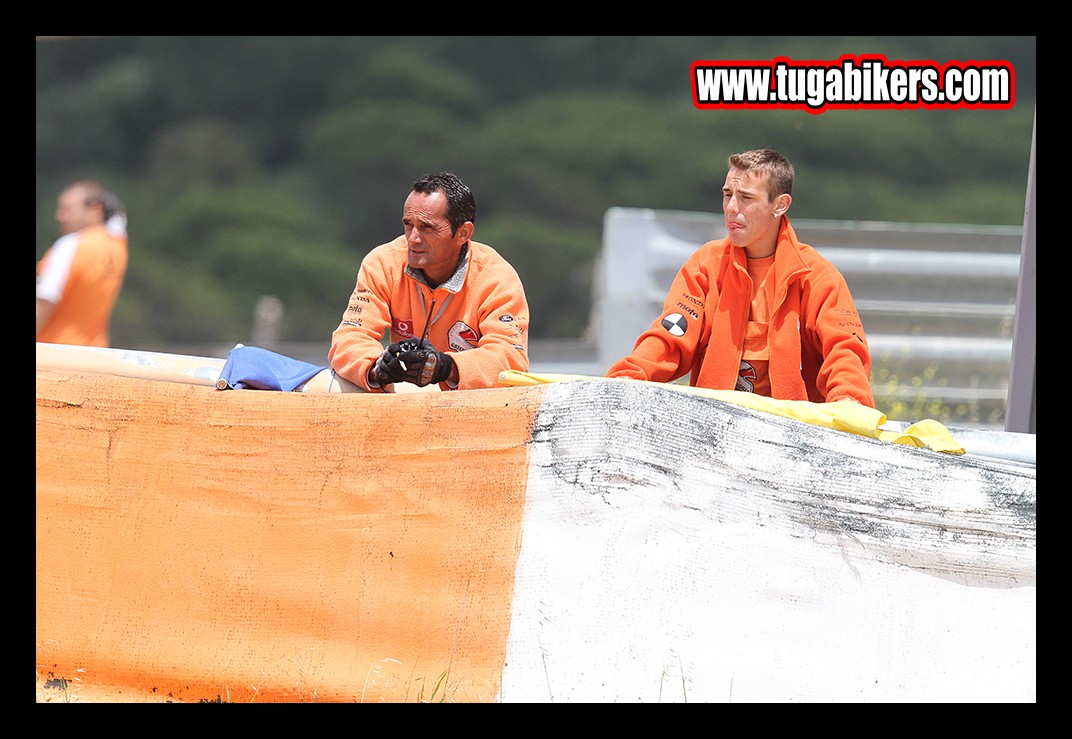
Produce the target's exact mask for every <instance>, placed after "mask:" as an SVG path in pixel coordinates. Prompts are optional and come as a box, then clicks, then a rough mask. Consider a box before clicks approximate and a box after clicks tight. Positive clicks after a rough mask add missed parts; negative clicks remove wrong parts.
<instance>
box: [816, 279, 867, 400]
mask: <svg viewBox="0 0 1072 739" xmlns="http://www.w3.org/2000/svg"><path fill="white" fill-rule="evenodd" d="M805 301H806V302H805V305H806V306H807V307H806V309H805V310H806V311H807V313H808V318H807V320H806V326H808V327H809V328H807V329H806V331H807V334H808V336H807V339H808V342H809V343H810V344H811V345H812V346H813V347H814V349H815V354H814V355H813V356H817V359H816V360H813V361H816V362H817V366H816V367H814V368H811V369H812V370H813V371H814V372H815V384H816V388H817V389H818V391H819V393H820V395H821V396H822V397H821V398H819V399H818V400H823V401H825V402H828V403H833V402H836V401H838V400H844V399H846V398H851V399H853V400H856V401H859V402H860V403H862V404H864V405H866V406H869V407H871V408H874V407H875V396H874V393H873V392H872V390H871V350H870V349H869V348H868V345H867V336H866V335H865V334H864V328H863V324H862V323H861V321H860V315H859V313H858V312H857V310H856V303H855V301H853V299H852V295H851V293H850V292H849V286H848V284H847V283H846V282H845V278H844V277H843V276H842V275H841V273H840V272H837V271H836V270H835V269H833V268H831V269H830V270H829V271H827V272H825V273H824V274H823V275H822V277H820V278H819V279H818V280H817V281H815V282H814V283H813V284H812V285H811V287H810V289H809V294H807V295H805ZM804 370H805V372H808V371H809V368H807V367H805V368H804Z"/></svg>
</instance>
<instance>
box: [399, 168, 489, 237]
mask: <svg viewBox="0 0 1072 739" xmlns="http://www.w3.org/2000/svg"><path fill="white" fill-rule="evenodd" d="M412 192H419V193H421V194H422V195H431V194H432V193H434V192H441V193H443V195H444V197H446V199H447V220H448V221H449V222H450V231H451V233H457V231H458V229H459V228H460V227H461V225H462V224H463V223H465V222H466V221H472V222H473V223H476V199H475V198H474V197H473V191H472V190H470V189H469V186H468V185H466V184H465V183H464V182H462V181H461V180H460V179H458V176H457V175H456V174H454V173H452V172H438V173H436V174H425V175H421V176H420V177H418V178H417V181H416V182H414V183H413V187H412Z"/></svg>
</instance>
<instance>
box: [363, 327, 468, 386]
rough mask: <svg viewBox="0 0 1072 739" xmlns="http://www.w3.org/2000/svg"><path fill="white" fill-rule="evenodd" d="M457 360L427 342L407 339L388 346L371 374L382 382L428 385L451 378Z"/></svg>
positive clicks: (377, 380) (381, 383) (384, 383)
mask: <svg viewBox="0 0 1072 739" xmlns="http://www.w3.org/2000/svg"><path fill="white" fill-rule="evenodd" d="M453 370H454V360H453V359H451V357H450V355H449V354H444V353H443V352H441V351H439V350H438V349H436V348H435V347H434V346H432V345H431V344H430V343H429V342H427V341H418V340H416V339H406V340H405V341H396V342H394V343H393V344H391V345H390V346H388V347H387V348H386V349H385V350H384V351H383V354H381V355H380V356H379V358H378V359H377V360H376V363H375V364H374V365H372V369H371V370H370V371H369V376H370V377H371V378H372V379H373V380H375V381H376V382H378V383H379V384H380V385H389V384H392V383H395V382H411V383H413V384H414V385H418V386H420V387H424V386H425V385H431V384H432V383H440V382H443V381H444V380H446V379H447V378H448V377H450V373H451V372H452V371H453Z"/></svg>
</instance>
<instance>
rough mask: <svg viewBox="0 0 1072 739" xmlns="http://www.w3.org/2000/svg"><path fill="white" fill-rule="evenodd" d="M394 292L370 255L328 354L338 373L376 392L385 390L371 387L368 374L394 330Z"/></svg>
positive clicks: (359, 271)
mask: <svg viewBox="0 0 1072 739" xmlns="http://www.w3.org/2000/svg"><path fill="white" fill-rule="evenodd" d="M390 291H391V286H390V285H389V284H388V278H387V276H386V275H385V273H384V270H383V268H382V267H381V266H380V265H379V264H377V263H376V261H375V260H374V259H373V258H372V253H370V254H369V255H368V256H366V257H365V259H364V260H362V262H361V268H360V269H359V270H358V273H357V284H356V285H355V286H354V291H353V293H352V294H351V295H350V302H349V303H348V304H347V305H346V310H345V311H344V312H343V314H342V321H341V322H340V323H339V326H338V328H336V329H335V331H334V332H332V334H331V348H330V349H329V350H328V361H329V362H330V363H331V367H332V369H334V370H335V372H336V373H338V374H339V375H340V376H342V377H344V378H345V379H347V380H349V381H350V382H352V383H354V384H355V385H357V386H359V387H361V388H363V389H365V390H370V391H373V392H377V391H380V390H382V388H380V387H379V386H378V385H375V386H373V385H370V384H369V381H368V372H369V370H370V369H371V368H372V365H373V364H375V362H376V359H377V358H378V357H379V356H380V354H382V353H383V343H382V338H383V336H384V335H385V334H386V333H387V331H388V330H389V329H390V325H391V323H390V322H391V312H390V308H389V307H388V296H390V294H391V292H390Z"/></svg>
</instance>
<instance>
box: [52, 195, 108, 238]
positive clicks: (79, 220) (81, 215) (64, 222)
mask: <svg viewBox="0 0 1072 739" xmlns="http://www.w3.org/2000/svg"><path fill="white" fill-rule="evenodd" d="M102 221H103V215H102V210H101V206H100V204H99V203H96V204H94V205H86V191H85V190H83V189H82V188H81V187H75V188H72V189H70V190H67V191H66V192H62V193H60V196H59V198H57V200H56V222H57V223H58V224H59V225H60V232H61V233H64V234H69V233H74V232H75V231H81V230H82V229H83V228H85V227H86V226H92V225H93V224H95V223H101V222H102Z"/></svg>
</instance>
